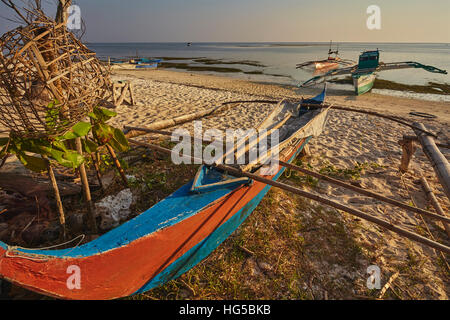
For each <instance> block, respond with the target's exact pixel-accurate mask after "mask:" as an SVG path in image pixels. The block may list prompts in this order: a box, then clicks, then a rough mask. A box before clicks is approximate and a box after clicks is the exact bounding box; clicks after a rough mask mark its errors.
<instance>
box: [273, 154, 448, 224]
mask: <svg viewBox="0 0 450 320" xmlns="http://www.w3.org/2000/svg"><path fill="white" fill-rule="evenodd" d="M279 164H280V165H281V166H283V167H286V168H289V169H292V170H295V171H299V172H302V173H304V174H307V175H309V176H312V177H315V178H318V179H321V180H325V181H328V182H331V183H333V184H335V185H338V186H341V187H344V188H347V189H350V190H353V191H355V192H358V193H360V194H363V195H366V196H368V197H373V198H375V199H378V200H380V201H384V202H387V203H390V204H392V205H394V206H397V207H399V208H402V209H405V210H409V211H412V212H415V213H418V214H422V215H424V216H427V217H429V218H432V219H435V220H440V221H442V222H447V223H450V218H448V217H446V216H442V215H437V214H435V213H433V212H430V211H427V210H423V209H420V208H416V207H413V206H410V205H407V204H405V203H403V202H400V201H397V200H395V199H391V198H387V197H384V196H382V195H380V194H378V193H375V192H371V191H368V190H365V189H363V188H359V187H356V186H353V185H351V184H348V183H345V182H342V181H340V180H337V179H333V178H331V177H328V176H324V175H322V174H320V173H317V172H314V171H310V170H307V169H304V168H301V167H298V166H296V165H293V164H290V163H287V162H283V161H279Z"/></svg>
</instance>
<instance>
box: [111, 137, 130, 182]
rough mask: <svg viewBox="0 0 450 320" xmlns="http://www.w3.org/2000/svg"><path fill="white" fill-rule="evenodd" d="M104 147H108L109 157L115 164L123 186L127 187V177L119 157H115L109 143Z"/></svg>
mask: <svg viewBox="0 0 450 320" xmlns="http://www.w3.org/2000/svg"><path fill="white" fill-rule="evenodd" d="M106 149H108V152H109V155H110V156H111V158H113V160H114V165H115V166H116V168H117V171H119V174H120V177H121V178H122V181H123V183H124V185H125V187H128V179H127V177H126V176H125V171H123V168H122V166H121V165H120V161H119V159H117V156H116V153H115V152H114V149H113V148H112V147H111V146H110V145H109V144H106Z"/></svg>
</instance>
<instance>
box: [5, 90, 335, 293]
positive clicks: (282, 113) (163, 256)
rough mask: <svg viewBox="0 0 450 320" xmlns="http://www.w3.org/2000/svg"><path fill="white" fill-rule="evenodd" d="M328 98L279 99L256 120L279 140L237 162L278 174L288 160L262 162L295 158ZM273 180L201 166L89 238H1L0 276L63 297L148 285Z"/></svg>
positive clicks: (210, 240) (216, 238)
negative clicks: (16, 242)
mask: <svg viewBox="0 0 450 320" xmlns="http://www.w3.org/2000/svg"><path fill="white" fill-rule="evenodd" d="M324 99H325V90H324V92H322V93H321V94H320V95H318V96H317V97H315V98H313V99H309V100H302V101H300V102H298V103H290V102H286V101H282V102H280V103H279V104H278V106H277V107H276V108H275V109H274V111H273V112H272V114H271V115H270V116H269V117H268V118H267V119H266V120H265V121H264V122H263V123H262V124H261V125H260V126H259V129H266V130H267V131H264V132H267V137H269V136H271V135H272V134H274V133H275V130H276V129H278V130H279V131H277V132H278V133H279V143H277V144H275V145H270V147H268V148H267V152H266V153H264V154H265V155H263V156H261V157H260V158H259V159H256V160H254V161H253V162H248V163H247V164H246V165H241V166H239V167H240V168H241V169H242V170H244V171H247V172H253V173H255V174H259V175H264V176H265V178H267V179H271V180H277V179H278V178H279V177H280V176H281V175H282V173H283V172H284V170H285V167H284V166H280V165H278V164H276V166H274V168H275V170H274V171H273V172H270V174H268V173H267V172H266V173H264V172H263V171H262V170H263V169H264V168H263V166H262V165H261V164H265V163H267V161H266V160H267V159H269V158H271V157H273V156H274V154H273V150H277V148H278V149H279V159H280V160H282V161H285V162H292V161H293V160H294V159H295V158H296V157H297V156H298V154H299V153H300V152H301V150H302V149H303V148H304V146H305V145H306V144H307V143H308V142H309V141H310V140H311V138H312V137H313V136H317V135H319V134H321V132H322V130H323V128H324V126H325V125H326V121H327V116H328V111H329V107H324V106H323V102H324ZM311 104H315V105H316V106H315V107H314V106H311ZM321 106H322V107H321ZM268 141H269V142H270V141H271V139H268ZM248 147H249V146H248ZM244 149H245V150H247V148H244ZM245 150H244V151H242V149H237V150H236V153H239V152H246V151H245ZM247 151H248V150H247ZM236 166H238V165H235V167H236ZM270 188H271V186H270V185H267V184H265V183H262V182H258V181H256V180H251V179H249V178H242V177H235V176H231V175H230V174H227V173H226V172H223V171H221V170H220V169H219V168H218V167H216V166H202V167H201V168H200V169H199V171H198V174H197V175H196V177H195V179H194V180H193V181H191V182H190V183H188V184H186V185H184V186H183V187H181V188H180V189H179V190H177V191H175V192H174V193H173V194H172V195H170V196H168V197H167V198H165V199H164V200H162V201H160V202H159V203H157V204H156V205H154V206H153V207H151V208H150V209H148V210H147V211H145V212H143V213H142V214H140V215H139V216H137V217H136V218H134V219H132V220H130V221H128V222H126V223H124V224H122V225H121V226H119V227H117V228H116V229H114V230H111V231H110V232H108V233H106V234H104V235H102V236H100V237H99V238H97V239H95V240H93V241H91V242H89V243H86V244H83V245H80V246H76V247H73V248H69V249H63V250H45V249H25V248H19V247H13V246H9V245H7V244H5V243H3V242H0V278H4V279H6V280H7V281H10V282H12V283H14V284H16V285H19V286H22V287H24V288H27V289H30V290H32V291H35V292H38V293H41V294H44V295H48V296H52V297H56V298H63V299H115V298H120V297H125V296H130V295H135V294H139V293H142V292H145V291H148V290H150V289H152V288H155V287H157V286H159V285H162V284H164V283H166V282H167V281H170V280H172V279H176V278H177V277H179V276H180V275H182V274H183V273H185V272H187V271H188V270H190V269H191V268H192V267H194V266H195V265H196V264H198V263H199V262H200V261H202V260H203V259H205V258H206V257H207V256H208V255H209V254H210V253H211V252H212V251H213V250H215V249H216V248H217V247H218V246H219V245H220V244H221V243H222V242H223V241H224V240H225V239H227V238H228V237H229V236H230V235H231V233H233V231H235V230H236V229H237V228H238V227H239V226H240V225H241V224H242V223H243V222H244V220H245V219H246V218H247V217H248V216H249V215H250V214H251V213H252V212H253V210H254V209H255V208H256V207H257V206H258V204H259V203H260V201H261V200H262V199H263V197H264V196H265V195H266V194H267V192H268V191H269V190H270ZM71 268H72V269H71ZM74 268H75V269H74ZM71 270H72V271H71ZM73 270H78V271H79V276H80V282H81V286H80V287H79V288H75V289H74V288H73V287H70V286H68V285H67V283H68V279H69V277H70V276H71V273H70V272H73ZM68 272H69V273H68Z"/></svg>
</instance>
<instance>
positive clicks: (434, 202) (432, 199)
mask: <svg viewBox="0 0 450 320" xmlns="http://www.w3.org/2000/svg"><path fill="white" fill-rule="evenodd" d="M420 182H421V183H422V186H423V188H424V190H425V193H426V194H427V198H428V199H429V200H430V202H431V204H432V205H433V207H434V209H435V210H436V212H437V213H439V214H440V215H441V216H443V217H445V216H446V214H445V212H444V210H443V209H442V207H441V205H440V204H439V202H438V200H437V198H436V196H435V195H434V193H433V190H431V187H430V185H429V184H428V181H427V179H425V177H422V178H421V179H420ZM442 224H443V225H444V228H445V231H446V232H447V236H448V237H449V238H450V226H449V225H448V224H447V223H444V222H443V223H442Z"/></svg>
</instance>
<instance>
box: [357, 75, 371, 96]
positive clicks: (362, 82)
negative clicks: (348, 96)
mask: <svg viewBox="0 0 450 320" xmlns="http://www.w3.org/2000/svg"><path fill="white" fill-rule="evenodd" d="M375 79H376V75H375V74H373V73H372V74H365V75H354V76H353V86H354V88H355V94H356V95H357V96H360V95H362V94H364V93H366V92H369V91H370V90H372V88H373V84H374V83H375Z"/></svg>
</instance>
